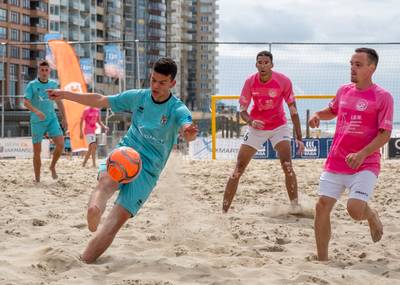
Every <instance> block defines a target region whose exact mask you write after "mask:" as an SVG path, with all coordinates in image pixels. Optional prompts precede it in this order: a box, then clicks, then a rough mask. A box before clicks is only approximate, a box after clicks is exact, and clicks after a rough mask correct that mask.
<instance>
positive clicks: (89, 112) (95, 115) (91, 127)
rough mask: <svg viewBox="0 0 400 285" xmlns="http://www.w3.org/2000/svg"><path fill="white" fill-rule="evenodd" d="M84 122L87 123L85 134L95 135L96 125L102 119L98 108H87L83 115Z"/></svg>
mask: <svg viewBox="0 0 400 285" xmlns="http://www.w3.org/2000/svg"><path fill="white" fill-rule="evenodd" d="M82 118H83V122H84V123H85V129H84V131H83V133H84V134H85V135H87V134H94V132H95V130H96V123H97V121H98V119H99V118H100V110H99V109H97V108H92V107H87V108H85V110H84V111H83V114H82Z"/></svg>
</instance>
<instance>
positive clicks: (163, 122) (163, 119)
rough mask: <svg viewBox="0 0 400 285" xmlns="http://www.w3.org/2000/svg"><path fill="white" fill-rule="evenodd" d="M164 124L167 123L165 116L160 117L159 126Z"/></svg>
mask: <svg viewBox="0 0 400 285" xmlns="http://www.w3.org/2000/svg"><path fill="white" fill-rule="evenodd" d="M166 123H167V116H165V115H162V116H161V125H163V126H165V124H166Z"/></svg>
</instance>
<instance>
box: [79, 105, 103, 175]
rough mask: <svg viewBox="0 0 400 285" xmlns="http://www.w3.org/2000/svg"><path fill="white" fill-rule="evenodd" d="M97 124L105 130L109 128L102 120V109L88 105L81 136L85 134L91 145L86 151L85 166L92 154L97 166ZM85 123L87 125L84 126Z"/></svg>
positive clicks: (82, 120)
mask: <svg viewBox="0 0 400 285" xmlns="http://www.w3.org/2000/svg"><path fill="white" fill-rule="evenodd" d="M96 124H99V125H100V126H101V128H102V129H104V130H105V131H107V130H108V127H107V126H106V125H104V124H103V122H102V121H101V117H100V110H99V109H98V108H93V107H86V108H85V110H84V111H83V113H82V117H81V121H80V130H81V132H80V137H81V138H82V139H83V135H84V134H85V139H86V143H87V144H88V145H89V149H88V151H87V152H86V155H85V158H84V159H83V163H82V166H83V167H85V166H86V162H87V161H88V159H89V158H90V156H92V163H93V167H96V149H97V142H96V134H95V131H96V127H97V125H96ZM83 125H85V127H84V128H83Z"/></svg>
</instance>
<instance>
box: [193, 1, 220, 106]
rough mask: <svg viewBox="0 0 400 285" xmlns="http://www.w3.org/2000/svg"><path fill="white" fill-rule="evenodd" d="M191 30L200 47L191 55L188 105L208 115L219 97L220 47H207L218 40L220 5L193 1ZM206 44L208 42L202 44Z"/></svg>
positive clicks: (196, 45)
mask: <svg viewBox="0 0 400 285" xmlns="http://www.w3.org/2000/svg"><path fill="white" fill-rule="evenodd" d="M191 2H192V6H191V8H192V17H191V19H190V22H191V29H190V30H189V32H190V33H191V34H192V36H193V40H194V41H195V42H197V43H198V44H195V45H193V47H192V50H191V52H190V53H189V59H188V65H189V66H190V67H189V87H188V98H187V100H186V104H187V105H188V106H189V107H190V108H191V109H195V110H201V111H207V110H208V109H209V102H210V96H211V95H215V94H217V89H216V86H217V72H218V71H217V55H218V54H217V46H216V45H214V44H207V42H215V41H216V39H217V37H218V32H217V30H218V23H217V20H218V14H217V10H218V5H217V3H216V2H217V1H216V0H192V1H191ZM202 42H206V43H205V44H202Z"/></svg>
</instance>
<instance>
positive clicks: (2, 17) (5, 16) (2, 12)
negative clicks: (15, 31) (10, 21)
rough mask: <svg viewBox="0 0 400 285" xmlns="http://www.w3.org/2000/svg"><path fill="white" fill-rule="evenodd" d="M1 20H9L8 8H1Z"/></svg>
mask: <svg viewBox="0 0 400 285" xmlns="http://www.w3.org/2000/svg"><path fill="white" fill-rule="evenodd" d="M0 21H3V22H5V21H7V10H4V9H0Z"/></svg>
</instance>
